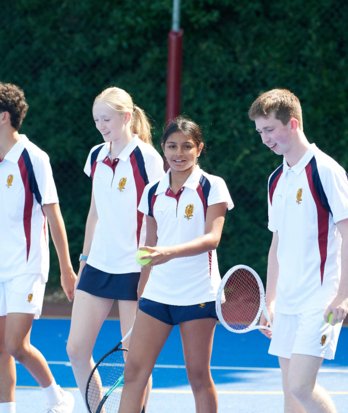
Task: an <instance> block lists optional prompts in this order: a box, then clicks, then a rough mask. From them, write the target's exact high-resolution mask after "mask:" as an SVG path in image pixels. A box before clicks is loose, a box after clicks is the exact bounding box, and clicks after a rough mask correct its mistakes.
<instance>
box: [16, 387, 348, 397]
mask: <svg viewBox="0 0 348 413" xmlns="http://www.w3.org/2000/svg"><path fill="white" fill-rule="evenodd" d="M17 389H18V390H30V391H38V392H39V391H41V389H40V388H39V387H37V386H17ZM65 389H66V390H70V391H76V392H78V390H77V387H65ZM151 393H155V394H188V395H191V394H192V391H191V390H190V389H187V390H186V389H156V388H153V389H152V390H151ZM217 393H218V394H221V395H245V396H282V395H283V392H282V391H281V390H219V388H217ZM328 393H329V394H330V395H332V396H348V391H328Z"/></svg>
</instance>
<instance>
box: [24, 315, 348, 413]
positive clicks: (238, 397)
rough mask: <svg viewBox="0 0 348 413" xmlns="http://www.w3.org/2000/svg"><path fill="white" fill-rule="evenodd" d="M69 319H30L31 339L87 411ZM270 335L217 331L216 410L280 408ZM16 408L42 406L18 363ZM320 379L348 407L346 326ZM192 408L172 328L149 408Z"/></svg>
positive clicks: (113, 329)
mask: <svg viewBox="0 0 348 413" xmlns="http://www.w3.org/2000/svg"><path fill="white" fill-rule="evenodd" d="M69 323H70V320H69V319H51V318H47V319H41V320H37V321H35V322H34V327H33V334H32V341H33V343H35V345H36V346H37V347H39V348H40V350H41V351H42V352H43V354H44V355H45V356H46V358H47V360H48V361H49V364H50V366H51V368H52V371H53V374H54V375H55V377H56V380H57V382H58V383H59V384H60V385H61V386H62V387H65V388H68V389H70V390H71V391H72V392H73V394H74V396H75V399H76V408H75V412H76V413H80V412H81V413H83V412H85V409H84V404H83V400H82V397H81V396H80V394H79V392H78V390H77V389H76V384H75V380H74V377H73V374H72V370H71V366H70V364H69V362H68V358H67V354H66V351H65V346H66V341H67V337H68V333H69ZM119 338H120V337H119V321H118V320H107V321H106V322H105V324H104V326H103V328H102V331H101V334H100V336H99V338H98V342H97V346H96V351H95V357H96V358H98V357H99V356H101V355H102V354H104V353H105V352H106V350H108V349H109V348H111V347H112V346H113V345H114V344H115V343H116V342H117V341H118V340H119ZM267 349H268V340H267V339H266V338H265V337H264V336H263V335H262V334H260V333H259V332H257V331H256V332H251V333H248V334H241V335H237V334H232V333H229V332H228V331H226V330H225V329H224V328H223V327H221V326H220V325H219V326H218V327H217V330H216V334H215V343H214V351H213V357H212V363H211V364H212V373H213V376H214V380H215V383H216V385H217V389H218V395H219V412H221V413H225V412H226V413H227V412H231V411H236V412H238V413H250V412H253V413H265V412H281V411H282V392H281V375H280V370H279V368H278V364H277V360H276V358H275V357H271V356H269V355H268V354H267ZM17 371H18V390H17V403H18V412H19V413H22V412H26V413H37V412H38V411H42V410H43V409H44V405H43V401H42V397H41V393H40V390H39V388H38V387H37V385H36V383H35V381H34V380H33V379H32V378H31V376H30V375H29V374H28V373H27V372H26V370H25V369H24V368H23V367H22V366H21V365H18V370H17ZM319 382H320V383H321V384H322V385H323V386H324V387H326V388H327V390H328V391H329V393H330V394H331V395H332V397H333V399H334V401H335V403H336V406H337V410H338V413H345V412H347V406H348V328H347V327H345V328H343V330H342V334H341V337H340V341H339V345H338V350H337V354H336V359H335V360H334V361H332V362H325V363H324V366H323V368H322V370H321V372H320V374H319ZM178 411H180V412H181V413H192V412H194V401H193V397H192V395H191V391H190V387H189V384H188V381H187V378H186V373H185V367H184V360H183V357H182V351H181V342H180V337H179V330H178V329H177V328H174V330H173V331H172V333H171V335H170V337H169V340H168V341H167V343H166V345H165V347H164V349H163V351H162V353H161V354H160V357H159V359H158V360H157V364H156V367H155V369H154V372H153V391H152V393H151V397H150V402H149V405H148V410H147V413H155V412H157V413H158V412H168V413H171V412H173V413H174V412H178Z"/></svg>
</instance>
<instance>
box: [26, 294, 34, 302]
mask: <svg viewBox="0 0 348 413" xmlns="http://www.w3.org/2000/svg"><path fill="white" fill-rule="evenodd" d="M27 301H28V303H31V302H32V301H33V294H31V293H30V294H28V297H27Z"/></svg>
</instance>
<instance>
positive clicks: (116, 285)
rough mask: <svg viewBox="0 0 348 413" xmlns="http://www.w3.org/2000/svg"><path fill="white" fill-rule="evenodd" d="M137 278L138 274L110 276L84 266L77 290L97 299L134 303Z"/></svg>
mask: <svg viewBox="0 0 348 413" xmlns="http://www.w3.org/2000/svg"><path fill="white" fill-rule="evenodd" d="M139 278H140V273H139V272H131V273H127V274H110V273H108V272H104V271H101V270H98V269H97V268H94V267H92V266H91V265H88V264H86V265H85V266H84V268H83V270H82V273H81V277H80V281H79V283H78V285H77V289H78V290H82V291H86V292H87V293H89V294H92V295H95V296H97V297H103V298H111V299H113V300H131V301H136V300H137V299H138V296H137V289H138V283H139Z"/></svg>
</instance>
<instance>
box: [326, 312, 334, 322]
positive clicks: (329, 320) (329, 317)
mask: <svg viewBox="0 0 348 413" xmlns="http://www.w3.org/2000/svg"><path fill="white" fill-rule="evenodd" d="M332 319H333V314H332V313H330V314H329V316H328V317H327V321H328V322H329V324H332Z"/></svg>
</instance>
